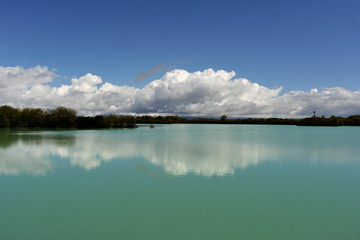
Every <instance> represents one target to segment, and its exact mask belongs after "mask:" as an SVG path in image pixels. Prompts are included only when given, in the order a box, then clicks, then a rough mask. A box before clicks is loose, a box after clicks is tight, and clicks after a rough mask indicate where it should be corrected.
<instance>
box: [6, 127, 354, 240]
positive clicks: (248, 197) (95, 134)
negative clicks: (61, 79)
mask: <svg viewBox="0 0 360 240" xmlns="http://www.w3.org/2000/svg"><path fill="white" fill-rule="evenodd" d="M0 239H4V240H20V239H21V240H24V239H26V240H32V239H34V240H35V239H36V240H42V239H46V240H49V239H52V240H53V239H84V240H85V239H86V240H91V239H126V240H127V239H130V240H131V239H156V240H159V239H171V240H173V239H182V240H185V239H207V240H208V239H217V240H218V239H262V240H263V239H276V240H281V239H292V240H293V239H301V240H304V239H307V240H309V239H317V240H319V239H326V240H331V239H339V240H340V239H341V240H344V239H346V240H351V239H356V240H359V239H360V127H335V128H332V127H296V126H260V125H156V127H155V128H154V129H150V128H149V127H140V128H138V129H126V130H82V131H4V130H3V131H0Z"/></svg>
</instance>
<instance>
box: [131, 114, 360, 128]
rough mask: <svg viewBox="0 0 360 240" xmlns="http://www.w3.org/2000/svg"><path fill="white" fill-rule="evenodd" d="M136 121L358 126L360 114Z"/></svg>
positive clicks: (147, 118)
mask: <svg viewBox="0 0 360 240" xmlns="http://www.w3.org/2000/svg"><path fill="white" fill-rule="evenodd" d="M136 123H146V124H169V123H193V124H197V123H199V124H265V125H298V126H360V115H354V116H350V117H348V118H342V117H335V116H331V117H330V118H325V117H310V118H303V119H287V118H244V119H228V118H227V116H226V115H223V116H221V117H220V119H215V118H196V119H187V118H181V117H178V116H166V117H162V116H157V117H151V116H138V117H136Z"/></svg>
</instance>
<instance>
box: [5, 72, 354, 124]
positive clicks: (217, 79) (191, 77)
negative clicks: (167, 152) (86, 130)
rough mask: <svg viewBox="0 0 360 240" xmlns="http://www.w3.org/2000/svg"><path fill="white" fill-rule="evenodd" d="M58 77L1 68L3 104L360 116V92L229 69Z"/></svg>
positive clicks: (103, 110)
mask: <svg viewBox="0 0 360 240" xmlns="http://www.w3.org/2000/svg"><path fill="white" fill-rule="evenodd" d="M56 77H57V74H56V73H55V72H54V71H51V70H49V69H48V68H47V67H41V66H36V67H34V68H28V69H24V68H21V67H1V66H0V105H3V104H8V105H11V106H14V107H41V108H55V107H58V106H65V107H71V108H74V109H75V110H77V112H78V114H79V115H97V114H108V113H116V114H176V115H181V116H220V115H223V114H226V115H228V116H230V117H290V118H291V117H294V118H296V117H306V116H310V115H312V112H313V111H316V112H317V115H324V116H330V115H337V116H348V115H353V114H359V113H360V91H350V90H347V89H344V88H341V87H333V88H326V89H323V90H321V91H319V90H317V89H313V90H311V91H310V92H304V91H291V92H287V93H284V94H281V91H282V88H281V87H280V88H274V89H271V88H268V87H265V86H261V85H259V84H257V83H253V82H251V81H249V80H247V79H244V78H235V72H233V71H232V72H227V71H224V70H218V71H214V70H213V69H207V70H204V71H197V72H192V73H191V72H187V71H186V70H180V69H175V70H172V71H170V72H167V73H166V74H165V75H164V76H163V77H161V78H160V79H158V80H154V81H152V82H150V83H149V84H148V85H146V86H145V87H143V88H135V87H131V86H117V85H114V84H111V83H108V82H103V80H102V79H101V77H99V76H96V75H93V74H91V73H88V74H86V75H84V76H82V77H80V78H73V79H72V80H71V84H69V85H62V86H60V87H53V86H51V85H50V84H51V82H52V81H54V80H55V79H56Z"/></svg>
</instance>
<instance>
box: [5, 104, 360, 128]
mask: <svg viewBox="0 0 360 240" xmlns="http://www.w3.org/2000/svg"><path fill="white" fill-rule="evenodd" d="M137 123H138V124H173V123H191V124H264V125H298V126H360V115H353V116H350V117H347V118H343V117H336V116H331V117H329V118H326V117H316V116H313V117H309V118H303V119H287V118H243V119H229V118H227V116H226V115H223V116H221V117H220V118H219V119H216V118H191V119H190V118H182V117H179V116H155V117H153V116H148V115H144V116H137V117H132V116H117V115H115V114H111V115H105V116H103V115H99V116H95V117H84V116H77V115H76V111H75V110H74V109H71V108H65V107H58V108H56V109H50V110H49V109H47V110H44V109H41V108H24V109H18V108H13V107H11V106H7V105H3V106H0V128H17V127H24V128H74V129H92V128H136V127H137V125H136V124H137Z"/></svg>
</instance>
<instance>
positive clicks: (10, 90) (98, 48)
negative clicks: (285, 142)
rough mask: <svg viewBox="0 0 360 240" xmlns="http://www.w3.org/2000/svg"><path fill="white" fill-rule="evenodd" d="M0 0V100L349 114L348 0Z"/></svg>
mask: <svg viewBox="0 0 360 240" xmlns="http://www.w3.org/2000/svg"><path fill="white" fill-rule="evenodd" d="M0 6H1V14H0V105H1V104H9V105H13V106H17V107H43V108H51V107H56V106H58V105H63V106H67V107H72V108H74V109H76V110H77V111H78V113H80V114H84V115H94V114H107V113H118V114H120V113H135V114H142V113H157V114H178V115H199V116H207V115H212V116H214V115H215V116H217V115H221V114H222V113H224V114H228V115H230V116H234V117H236V116H239V117H242V116H259V117H261V116H263V117H270V116H278V117H299V116H307V115H311V114H312V111H313V110H316V111H318V112H319V113H320V114H323V115H351V114H360V92H359V90H360V1H359V0H315V1H314V0H272V1H269V0H267V1H265V0H244V1H240V0H239V1H212V0H207V1H202V0H201V1H194V0H192V1H184V0H183V1H136V0H135V1H51V0H47V1H31V0H30V1H16V0H11V1H8V0H3V1H1V5H0ZM246 79H247V80H246ZM156 80H158V81H156ZM45 93H46V95H45ZM1 95H2V96H1ZM76 99H81V101H80V100H78V101H76V103H74V101H75V100H76ZM344 99H345V100H344ZM340 100H342V102H339V101H340Z"/></svg>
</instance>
